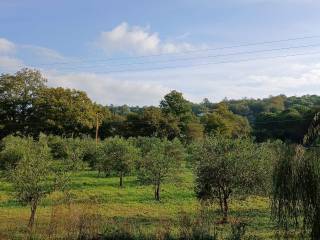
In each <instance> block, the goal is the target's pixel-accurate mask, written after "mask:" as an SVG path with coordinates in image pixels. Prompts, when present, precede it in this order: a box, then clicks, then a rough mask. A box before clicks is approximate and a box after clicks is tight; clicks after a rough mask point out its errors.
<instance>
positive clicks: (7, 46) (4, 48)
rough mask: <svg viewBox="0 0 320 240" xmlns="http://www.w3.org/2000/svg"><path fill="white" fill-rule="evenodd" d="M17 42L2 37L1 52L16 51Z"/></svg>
mask: <svg viewBox="0 0 320 240" xmlns="http://www.w3.org/2000/svg"><path fill="white" fill-rule="evenodd" d="M15 48H16V47H15V44H14V43H12V42H10V41H9V40H7V39H5V38H0V54H9V53H12V52H14V51H15Z"/></svg>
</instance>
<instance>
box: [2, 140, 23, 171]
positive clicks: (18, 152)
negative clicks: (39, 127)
mask: <svg viewBox="0 0 320 240" xmlns="http://www.w3.org/2000/svg"><path fill="white" fill-rule="evenodd" d="M2 145H3V149H2V151H1V152H0V169H1V170H7V169H11V168H14V167H15V166H16V165H17V163H18V162H19V161H20V160H21V159H22V158H23V155H24V151H25V150H26V149H27V146H25V145H26V141H24V139H23V138H19V137H14V136H7V137H5V138H4V139H2Z"/></svg>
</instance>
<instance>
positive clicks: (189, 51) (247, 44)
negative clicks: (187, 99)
mask: <svg viewBox="0 0 320 240" xmlns="http://www.w3.org/2000/svg"><path fill="white" fill-rule="evenodd" d="M314 38H320V35H314V36H305V37H296V38H287V39H280V40H272V41H261V42H253V43H244V44H239V45H231V46H225V47H217V48H203V49H197V50H186V51H180V52H175V53H159V54H150V55H140V56H134V57H118V58H107V59H102V60H101V59H91V60H86V59H82V60H78V61H74V62H71V61H63V62H53V63H42V64H38V65H39V66H50V65H65V64H70V63H83V62H100V61H103V62H106V61H119V60H134V59H141V58H150V57H160V56H173V55H183V54H190V53H197V52H205V51H217V50H225V49H233V48H240V47H250V46H259V45H269V44H273V43H282V42H289V41H297V40H305V39H314Z"/></svg>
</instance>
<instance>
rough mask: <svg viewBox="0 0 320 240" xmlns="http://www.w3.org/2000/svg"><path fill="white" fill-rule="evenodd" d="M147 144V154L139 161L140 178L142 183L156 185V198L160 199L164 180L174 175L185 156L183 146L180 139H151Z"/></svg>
mask: <svg viewBox="0 0 320 240" xmlns="http://www.w3.org/2000/svg"><path fill="white" fill-rule="evenodd" d="M150 141H152V144H145V145H144V146H145V151H147V150H148V152H145V155H144V156H143V157H142V159H141V161H140V163H139V169H138V178H139V180H140V181H141V182H142V183H148V184H149V183H151V184H153V186H154V197H155V200H157V201H159V200H160V186H161V184H162V183H163V181H164V180H166V179H167V178H169V177H173V176H174V175H175V173H176V172H177V170H178V169H179V167H180V166H181V160H182V159H183V157H184V152H183V146H182V145H181V143H180V142H179V141H178V140H173V141H172V142H171V141H169V140H166V139H165V140H160V139H155V138H153V139H150Z"/></svg>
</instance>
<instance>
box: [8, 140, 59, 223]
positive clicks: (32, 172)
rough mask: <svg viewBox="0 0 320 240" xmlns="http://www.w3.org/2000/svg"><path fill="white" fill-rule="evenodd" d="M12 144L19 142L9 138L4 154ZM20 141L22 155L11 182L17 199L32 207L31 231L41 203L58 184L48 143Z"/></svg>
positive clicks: (19, 148)
mask: <svg viewBox="0 0 320 240" xmlns="http://www.w3.org/2000/svg"><path fill="white" fill-rule="evenodd" d="M10 141H13V142H16V139H14V138H10V140H8V141H7V142H6V145H5V148H4V151H6V149H7V147H8V148H10ZM19 141H20V144H19V145H17V146H16V148H17V149H18V152H19V153H20V152H22V154H23V155H22V158H21V159H20V160H19V161H18V162H17V164H16V165H15V166H13V167H12V168H11V169H10V170H9V173H8V180H9V181H10V182H11V183H12V185H13V189H14V191H15V195H16V197H17V199H18V200H19V201H21V202H22V203H24V204H29V205H30V208H31V214H30V218H29V222H28V227H29V228H30V229H32V227H33V224H34V220H35V215H36V210H37V207H38V204H39V202H40V200H41V199H42V198H44V197H45V196H47V195H48V194H50V193H51V192H52V191H54V190H56V189H57V187H58V186H59V184H58V179H57V178H56V175H55V170H54V168H53V165H52V161H51V155H50V150H49V148H48V145H47V143H46V141H45V139H44V138H41V137H40V140H39V141H38V142H36V141H34V140H33V139H32V138H24V139H23V140H22V139H20V140H19Z"/></svg>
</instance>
